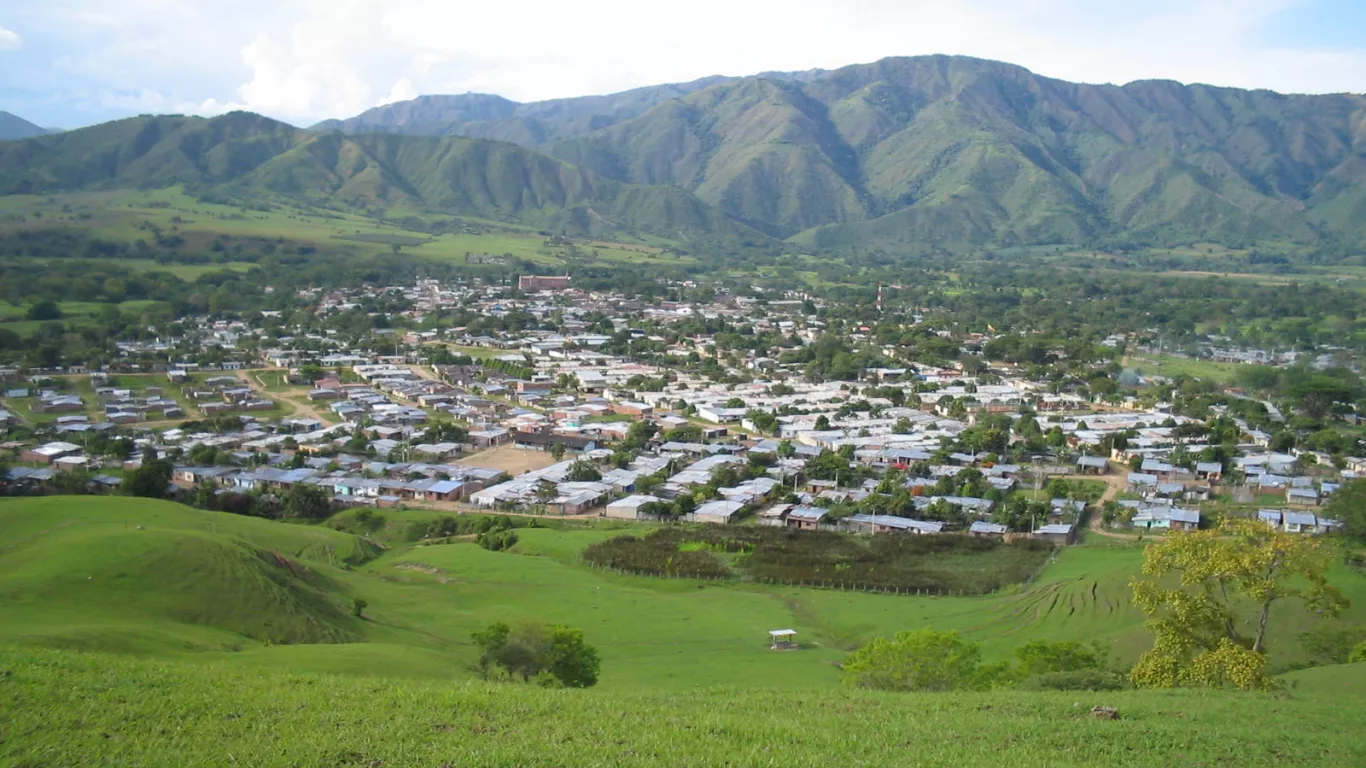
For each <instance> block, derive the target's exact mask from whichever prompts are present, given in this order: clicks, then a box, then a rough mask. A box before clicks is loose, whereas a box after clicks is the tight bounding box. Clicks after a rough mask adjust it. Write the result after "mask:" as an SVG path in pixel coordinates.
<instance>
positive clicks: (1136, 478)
mask: <svg viewBox="0 0 1366 768" xmlns="http://www.w3.org/2000/svg"><path fill="white" fill-rule="evenodd" d="M1159 482H1160V480H1159V479H1158V477H1157V475H1149V474H1145V473H1143V472H1130V473H1129V490H1131V491H1152V490H1156V489H1157V484H1158V483H1159Z"/></svg>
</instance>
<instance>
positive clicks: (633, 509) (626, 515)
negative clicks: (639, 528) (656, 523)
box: [602, 493, 663, 520]
mask: <svg viewBox="0 0 1366 768" xmlns="http://www.w3.org/2000/svg"><path fill="white" fill-rule="evenodd" d="M661 501H663V499H661V498H659V497H658V496H651V495H649V494H645V493H641V494H636V495H634V496H627V497H626V498H624V499H617V500H616V501H614V502H612V503H611V504H608V505H607V506H606V507H605V508H604V509H603V512H602V516H603V517H610V518H612V519H613V520H647V519H649V517H648V516H647V515H644V514H642V513H641V511H640V508H641V507H643V506H645V505H646V504H653V503H655V502H661Z"/></svg>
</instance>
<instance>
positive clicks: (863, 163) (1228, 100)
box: [550, 56, 1366, 249]
mask: <svg viewBox="0 0 1366 768" xmlns="http://www.w3.org/2000/svg"><path fill="white" fill-rule="evenodd" d="M550 151H551V154H553V155H555V156H556V157H561V158H564V159H566V160H569V161H571V162H574V163H577V164H580V165H582V166H584V167H586V168H589V169H591V170H594V171H596V172H598V173H600V174H602V175H605V176H609V177H612V178H618V179H622V180H626V181H633V182H637V183H650V184H673V185H677V186H681V187H683V188H685V189H689V190H692V191H694V192H696V193H697V195H698V196H699V197H700V198H701V199H702V200H703V201H705V202H708V203H711V204H713V205H716V206H718V207H720V208H721V209H722V210H724V211H725V212H727V213H729V214H731V215H733V216H736V217H737V218H741V219H742V220H745V221H750V222H752V223H755V224H756V225H768V228H769V229H770V231H774V232H776V233H780V234H784V235H794V234H798V233H801V232H803V231H804V230H812V231H807V232H805V234H802V236H801V237H800V238H799V239H800V240H801V241H803V242H805V243H808V244H811V245H841V244H848V243H859V244H863V245H885V244H889V243H897V244H900V245H911V244H914V243H921V244H932V245H933V246H935V247H945V248H950V249H953V248H959V249H961V248H964V247H971V246H972V245H974V244H978V243H999V244H1017V243H1050V242H1065V243H1084V242H1095V241H1111V240H1114V241H1121V242H1122V241H1133V242H1140V243H1149V244H1166V243H1175V242H1193V241H1199V240H1212V241H1218V242H1228V243H1232V242H1247V241H1259V242H1268V241H1269V242H1283V243H1295V244H1299V245H1301V246H1331V245H1334V244H1336V243H1337V242H1339V241H1344V242H1346V243H1349V244H1351V245H1353V246H1356V247H1361V246H1362V245H1363V241H1364V240H1366V228H1363V223H1362V220H1361V218H1360V217H1359V216H1354V215H1353V214H1354V213H1355V212H1358V211H1359V210H1360V206H1361V200H1362V198H1361V194H1360V192H1359V190H1360V188H1361V186H1362V181H1361V176H1362V170H1361V166H1362V164H1363V162H1366V98H1363V97H1361V96H1352V95H1336V96H1284V95H1280V94H1275V93H1270V92H1266V91H1241V90H1237V89H1229V88H1213V87H1209V86H1200V85H1196V86H1183V85H1180V84H1177V83H1172V82H1137V83H1131V84H1129V85H1126V86H1122V87H1117V86H1094V85H1079V84H1073V83H1066V82H1063V81H1059V80H1052V79H1049V78H1043V77H1039V76H1036V75H1034V74H1032V73H1030V72H1028V71H1026V70H1024V69H1021V68H1019V67H1013V66H1010V65H1006V64H1000V63H996V62H989V61H982V60H978V59H969V58H962V57H943V56H933V57H917V58H902V59H887V60H883V61H880V62H877V63H874V64H869V65H859V66H853V67H846V68H844V69H840V70H836V71H833V72H827V73H822V74H818V75H812V76H810V77H807V78H804V79H802V80H801V81H796V80H791V79H787V80H763V79H761V78H747V79H744V80H740V81H736V82H731V83H726V84H721V85H717V86H713V87H711V88H709V89H706V90H703V91H701V92H698V93H694V94H691V95H689V96H685V97H683V98H682V99H680V100H678V101H677V102H674V103H668V104H661V105H660V106H658V107H655V108H654V109H652V110H650V111H649V112H646V113H645V114H643V115H641V116H640V117H637V118H633V119H631V120H627V121H624V122H621V123H618V124H616V125H614V126H612V127H610V128H607V129H604V130H602V131H599V132H597V133H595V134H591V135H589V136H586V137H581V138H574V139H569V140H565V141H561V142H558V143H556V144H555V145H553V146H552V148H551V150H550ZM815 227H819V229H813V228H815Z"/></svg>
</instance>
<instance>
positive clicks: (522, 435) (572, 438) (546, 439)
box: [513, 431, 598, 453]
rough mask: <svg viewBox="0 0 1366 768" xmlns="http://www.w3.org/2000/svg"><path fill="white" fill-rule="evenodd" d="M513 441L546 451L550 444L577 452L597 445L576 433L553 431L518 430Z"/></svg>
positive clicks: (520, 446)
mask: <svg viewBox="0 0 1366 768" xmlns="http://www.w3.org/2000/svg"><path fill="white" fill-rule="evenodd" d="M513 443H514V444H515V445H516V446H517V447H518V448H531V449H534V450H538V451H548V450H550V448H551V446H554V445H563V446H564V447H565V448H566V449H567V450H570V451H574V452H578V453H582V452H584V451H591V450H593V449H594V448H597V447H598V443H597V441H596V440H592V439H590V438H587V437H578V436H576V435H561V434H558V433H555V432H521V431H518V432H517V433H516V434H515V435H514V437H513Z"/></svg>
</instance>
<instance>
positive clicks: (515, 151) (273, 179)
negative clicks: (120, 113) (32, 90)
mask: <svg viewBox="0 0 1366 768" xmlns="http://www.w3.org/2000/svg"><path fill="white" fill-rule="evenodd" d="M171 185H184V186H185V187H186V188H188V189H192V190H197V191H206V190H217V191H222V192H225V193H229V194H232V195H234V196H237V197H243V198H248V199H251V198H257V197H264V198H271V197H277V198H278V197H288V198H291V199H296V200H297V199H302V200H307V201H310V202H314V203H319V204H342V205H347V206H359V207H365V208H381V209H383V208H386V207H389V206H393V205H400V204H402V205H407V206H410V207H416V208H418V209H425V210H434V211H441V212H446V213H456V214H463V215H475V216H481V217H486V218H493V219H512V220H518V221H522V222H525V223H529V224H534V225H537V226H543V227H553V228H557V229H566V230H571V231H575V232H582V233H590V234H597V233H608V232H612V231H617V230H632V231H642V232H648V233H652V234H658V235H662V236H666V237H688V236H691V235H694V234H738V233H740V232H741V231H742V229H743V228H742V227H740V226H738V225H736V224H734V223H733V222H732V221H731V220H729V219H728V218H727V217H725V216H724V215H722V214H720V213H719V212H718V211H716V210H715V209H712V208H711V207H709V206H707V205H705V204H703V203H701V202H700V201H699V200H698V199H697V198H696V197H695V196H694V195H692V194H691V193H689V192H687V191H685V190H682V189H679V188H677V187H642V186H637V185H631V184H628V183H623V182H620V181H615V180H611V179H604V178H602V177H600V176H598V175H596V174H593V173H591V172H588V171H585V170H582V169H579V168H576V167H573V166H571V165H568V164H566V163H564V162H563V161H560V160H555V159H552V158H550V157H548V156H546V155H543V154H540V153H537V152H534V151H531V150H528V149H525V148H523V147H519V146H517V145H515V144H509V143H502V142H491V141H484V140H476V139H466V138H459V137H428V136H398V135H395V134H365V135H359V136H346V135H343V134H340V133H335V132H334V133H316V132H311V131H302V130H299V129H296V128H293V127H291V126H288V125H285V124H284V123H279V122H276V121H273V120H270V119H267V118H264V117H260V116H258V115H252V114H248V113H233V114H229V115H225V116H223V117H219V118H214V119H210V120H205V119H201V118H187V117H139V118H132V119H129V120H120V121H116V122H112V123H106V124H104V125H100V126H95V127H92V128H86V129H82V130H78V131H70V132H67V133H62V134H59V135H56V136H47V137H42V138H38V139H30V140H27V141H21V142H13V143H7V144H3V145H0V194H38V193H49V192H54V191H64V190H77V189H107V188H119V187H137V188H155V187H166V186H171Z"/></svg>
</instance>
